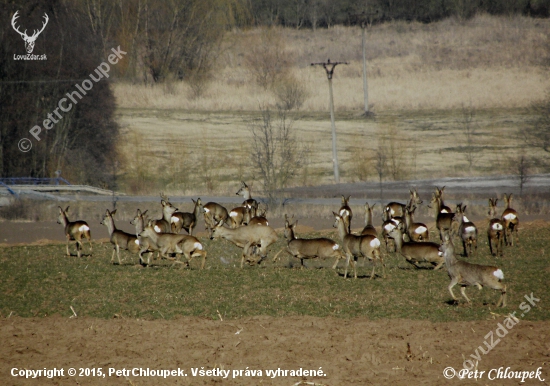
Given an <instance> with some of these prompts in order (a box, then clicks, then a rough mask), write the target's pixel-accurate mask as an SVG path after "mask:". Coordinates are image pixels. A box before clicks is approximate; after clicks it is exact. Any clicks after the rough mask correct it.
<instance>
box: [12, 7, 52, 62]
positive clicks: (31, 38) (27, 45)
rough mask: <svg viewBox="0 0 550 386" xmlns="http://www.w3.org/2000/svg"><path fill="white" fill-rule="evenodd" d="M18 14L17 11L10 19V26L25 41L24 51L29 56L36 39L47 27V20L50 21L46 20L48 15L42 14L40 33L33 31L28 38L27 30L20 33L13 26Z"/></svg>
mask: <svg viewBox="0 0 550 386" xmlns="http://www.w3.org/2000/svg"><path fill="white" fill-rule="evenodd" d="M18 13H19V11H17V12H15V14H14V15H13V17H12V19H11V26H12V27H13V29H14V30H15V31H16V32H17V33H18V34H19V35H21V37H22V38H23V40H24V41H25V49H26V50H27V52H28V53H29V54H31V53H32V50H34V42H35V41H36V38H37V37H38V35H40V34H41V33H42V31H44V28H46V25H48V20H50V19H49V18H48V15H47V14H46V13H44V16H43V17H44V19H45V21H44V22H43V24H42V29H41V30H40V31H37V30H34V33H33V34H32V36H29V35H27V30H25V32H21V31H19V29H17V26H16V25H15V20H17V18H18V17H19V16H18V15H17V14H18Z"/></svg>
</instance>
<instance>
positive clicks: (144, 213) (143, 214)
mask: <svg viewBox="0 0 550 386" xmlns="http://www.w3.org/2000/svg"><path fill="white" fill-rule="evenodd" d="M147 212H149V209H147V210H146V211H145V212H143V213H142V214H141V215H142V216H145V215H146V214H147Z"/></svg>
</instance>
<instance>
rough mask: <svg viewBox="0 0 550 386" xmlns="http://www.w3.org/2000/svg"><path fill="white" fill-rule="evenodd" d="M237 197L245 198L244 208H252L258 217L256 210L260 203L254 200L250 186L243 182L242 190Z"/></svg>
mask: <svg viewBox="0 0 550 386" xmlns="http://www.w3.org/2000/svg"><path fill="white" fill-rule="evenodd" d="M236 194H237V196H242V197H243V198H244V202H243V205H242V206H243V207H249V208H252V209H253V211H254V216H255V215H256V212H255V211H256V209H258V201H256V200H254V199H253V198H252V196H251V194H250V188H249V187H248V185H247V184H246V183H245V182H244V181H241V188H240V189H239V191H238V192H237V193H236Z"/></svg>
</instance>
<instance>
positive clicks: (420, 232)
mask: <svg viewBox="0 0 550 386" xmlns="http://www.w3.org/2000/svg"><path fill="white" fill-rule="evenodd" d="M415 209H416V207H414V206H413V207H412V208H408V207H406V208H405V229H406V230H407V235H408V236H409V239H410V240H411V241H416V242H419V241H428V240H429V239H430V232H429V230H428V227H427V225H426V224H423V223H421V222H414V220H413V217H412V216H413V214H414V211H415Z"/></svg>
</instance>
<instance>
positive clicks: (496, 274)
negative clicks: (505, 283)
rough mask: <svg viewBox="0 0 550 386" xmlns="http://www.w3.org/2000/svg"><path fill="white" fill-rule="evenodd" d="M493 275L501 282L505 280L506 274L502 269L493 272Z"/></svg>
mask: <svg viewBox="0 0 550 386" xmlns="http://www.w3.org/2000/svg"><path fill="white" fill-rule="evenodd" d="M493 275H495V276H496V277H498V278H499V279H500V280H504V273H503V272H502V270H501V269H497V270H496V271H495V272H493Z"/></svg>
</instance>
